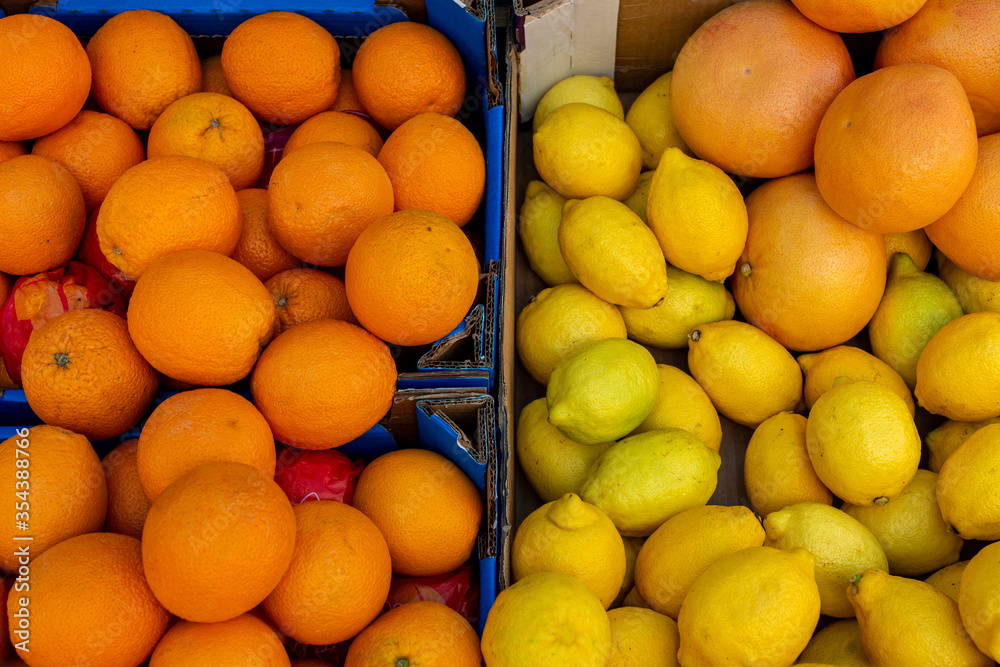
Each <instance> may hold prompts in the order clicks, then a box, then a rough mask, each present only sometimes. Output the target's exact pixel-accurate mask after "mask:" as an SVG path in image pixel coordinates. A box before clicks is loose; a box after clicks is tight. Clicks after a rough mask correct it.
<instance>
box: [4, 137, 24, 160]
mask: <svg viewBox="0 0 1000 667" xmlns="http://www.w3.org/2000/svg"><path fill="white" fill-rule="evenodd" d="M27 154H28V151H27V149H26V148H25V147H24V144H23V143H21V142H20V141H0V162H6V161H7V160H11V159H13V158H16V157H20V156H22V155H27Z"/></svg>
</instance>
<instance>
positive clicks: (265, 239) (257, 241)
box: [232, 188, 301, 282]
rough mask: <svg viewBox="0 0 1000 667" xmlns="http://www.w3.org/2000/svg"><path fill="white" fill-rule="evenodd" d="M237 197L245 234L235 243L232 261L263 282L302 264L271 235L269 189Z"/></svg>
mask: <svg viewBox="0 0 1000 667" xmlns="http://www.w3.org/2000/svg"><path fill="white" fill-rule="evenodd" d="M236 198H237V199H238V200H239V202H240V211H241V212H242V213H243V232H242V233H241V234H240V239H239V241H237V242H236V250H234V251H233V255H232V257H233V259H235V260H236V261H237V262H239V263H240V264H242V265H243V266H245V267H247V268H248V269H250V271H251V272H252V273H253V274H254V275H255V276H257V278H258V279H259V280H260V281H261V282H266V281H267V280H268V279H269V278H271V277H272V276H274V275H275V274H278V273H281V272H282V271H287V270H288V269H292V268H295V267H297V266H298V265H299V264H301V262H300V261H299V260H297V259H296V258H295V256H294V255H292V253H290V252H288V251H287V250H285V249H284V248H282V247H281V244H280V243H278V240H277V239H276V238H274V234H272V233H271V223H270V221H269V220H268V218H267V190H264V189H263V188H248V189H246V190H240V191H239V192H237V193H236Z"/></svg>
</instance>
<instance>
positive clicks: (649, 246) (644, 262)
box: [559, 197, 667, 308]
mask: <svg viewBox="0 0 1000 667" xmlns="http://www.w3.org/2000/svg"><path fill="white" fill-rule="evenodd" d="M559 248H560V249H561V250H562V255H563V257H564V258H565V259H566V264H568V265H569V268H570V270H571V271H572V272H573V275H574V276H576V277H577V278H578V279H579V280H580V282H581V283H583V285H584V286H585V287H586V288H587V289H589V290H590V291H591V292H593V293H594V294H596V295H597V296H599V297H601V298H602V299H605V300H606V301H610V302H611V303H615V304H618V305H621V306H633V307H636V308H649V307H651V306H653V305H655V304H656V302H657V301H659V300H660V299H662V298H663V297H664V296H666V294H667V263H666V261H665V260H664V259H663V253H661V252H660V248H659V246H658V245H657V244H656V237H655V236H653V232H651V231H649V227H647V226H646V225H644V224H642V220H640V219H639V216H637V215H636V214H635V213H633V212H632V211H630V210H629V208H628V206H626V205H625V204H623V203H621V202H619V201H615V200H614V199H610V198H608V197H590V198H589V199H584V200H580V201H577V200H573V201H569V202H567V203H566V207H565V208H564V209H563V221H562V224H561V225H560V226H559Z"/></svg>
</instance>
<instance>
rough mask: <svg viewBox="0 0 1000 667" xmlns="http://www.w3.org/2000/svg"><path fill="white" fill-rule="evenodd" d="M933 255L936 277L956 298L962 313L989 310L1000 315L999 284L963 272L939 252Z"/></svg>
mask: <svg viewBox="0 0 1000 667" xmlns="http://www.w3.org/2000/svg"><path fill="white" fill-rule="evenodd" d="M934 255H935V257H937V263H938V276H939V277H940V278H941V280H943V281H944V282H945V283H947V285H948V287H950V288H951V291H952V292H954V293H955V296H956V297H958V302H959V303H960V304H962V310H963V311H965V312H966V313H978V312H980V311H983V310H990V311H993V312H994V313H1000V282H998V281H993V280H984V279H982V278H980V277H978V276H974V275H972V274H971V273H967V272H966V271H963V270H962V269H960V268H958V266H957V265H956V264H955V263H954V262H952V261H951V260H950V259H948V258H947V257H945V256H944V255H943V254H942V253H941V252H935V253H934Z"/></svg>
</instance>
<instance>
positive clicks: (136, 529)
mask: <svg viewBox="0 0 1000 667" xmlns="http://www.w3.org/2000/svg"><path fill="white" fill-rule="evenodd" d="M138 449H139V439H138V438H132V439H131V440H126V441H125V442H123V443H122V444H120V445H118V446H117V447H115V448H114V449H113V450H111V452H110V453H108V454H107V455H106V456H105V457H104V458H103V459H101V467H102V468H104V477H105V478H106V479H107V483H108V515H107V518H106V519H105V520H104V531H105V532H107V533H119V534H121V535H129V536H131V537H134V538H136V539H140V538H142V526H143V524H144V523H146V515H147V514H149V508H150V507H152V506H153V504H152V503H151V502H149V498H147V497H146V492H145V491H143V490H142V484H141V483H140V482H139V466H138V463H137V456H136V452H137V451H138Z"/></svg>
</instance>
